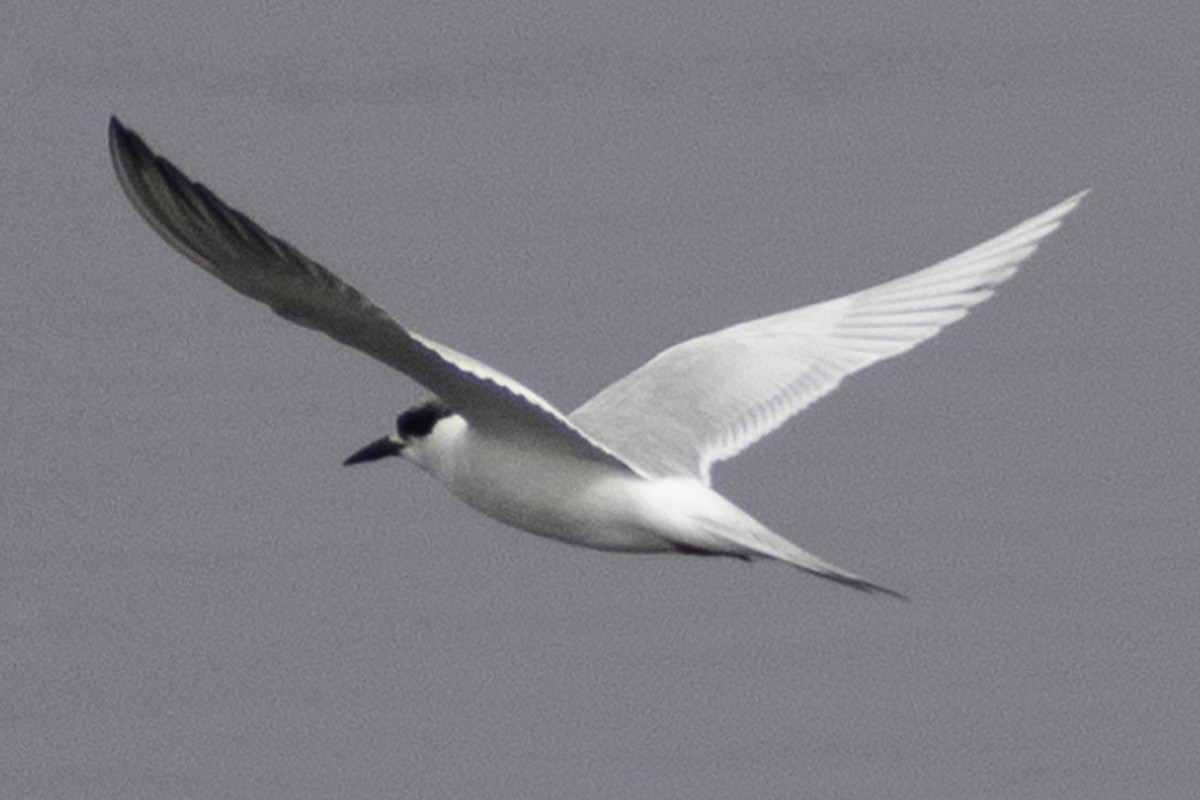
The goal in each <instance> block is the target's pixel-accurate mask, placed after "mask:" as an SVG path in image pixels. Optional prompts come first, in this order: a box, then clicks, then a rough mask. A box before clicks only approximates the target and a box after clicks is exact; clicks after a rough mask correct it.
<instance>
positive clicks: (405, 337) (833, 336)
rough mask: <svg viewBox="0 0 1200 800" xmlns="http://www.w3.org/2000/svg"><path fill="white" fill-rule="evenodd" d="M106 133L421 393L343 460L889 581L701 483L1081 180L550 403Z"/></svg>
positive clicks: (576, 526) (120, 131)
mask: <svg viewBox="0 0 1200 800" xmlns="http://www.w3.org/2000/svg"><path fill="white" fill-rule="evenodd" d="M109 149H110V152H111V155H112V161H113V166H114V168H115V169H116V173H117V178H118V179H119V181H120V183H121V187H122V189H124V191H125V194H126V196H127V197H128V198H129V200H130V202H132V203H133V206H134V208H135V209H137V211H138V213H140V214H141V216H142V217H143V218H144V219H145V220H146V222H148V223H149V224H150V227H152V228H153V229H154V230H155V231H156V232H157V233H158V234H159V236H161V237H162V238H163V239H165V240H166V241H167V243H168V244H170V245H171V246H173V247H174V248H175V249H176V250H178V251H179V252H180V253H182V254H183V255H184V256H186V257H187V258H189V259H191V260H192V261H193V262H195V263H196V264H198V265H199V266H200V267H201V268H203V269H204V270H205V271H207V272H208V273H210V274H211V275H213V276H214V277H216V278H217V279H219V280H221V281H222V282H224V283H226V284H228V285H229V286H230V287H232V288H233V289H234V290H235V291H237V292H240V293H241V294H244V295H246V296H247V297H249V298H251V299H253V300H257V301H259V302H261V303H264V304H266V305H267V306H268V307H270V308H271V310H273V311H274V312H275V313H277V314H279V315H280V316H281V317H283V318H284V319H287V320H291V321H292V322H295V323H298V324H300V325H303V326H305V327H308V328H313V329H315V330H318V331H321V332H322V333H324V334H326V335H328V336H331V337H332V338H334V339H336V340H337V341H339V342H341V343H342V344H345V345H348V346H350V347H353V348H354V349H356V350H359V351H361V352H363V353H366V354H367V355H369V356H371V357H372V358H375V359H377V360H379V361H381V362H383V363H384V364H387V365H388V366H390V367H393V368H395V369H397V370H399V371H400V372H403V373H404V374H405V375H407V376H409V377H410V378H412V379H413V380H414V381H416V382H417V383H419V384H421V385H422V386H424V387H425V388H426V389H427V390H429V392H430V393H431V394H432V395H433V397H432V398H431V399H429V400H428V401H427V402H424V403H421V404H420V405H417V406H414V407H413V408H410V409H408V410H407V411H405V412H404V413H402V414H400V416H399V417H398V418H397V420H396V431H395V433H393V434H391V435H389V436H386V437H384V438H381V439H379V440H377V441H375V442H373V443H371V444H369V445H367V446H366V447H364V448H362V449H361V450H359V451H358V452H356V453H354V455H352V456H350V457H349V458H348V459H346V461H345V463H346V464H359V463H363V462H367V461H375V460H379V459H383V458H388V457H393V456H397V457H400V458H403V459H407V460H408V461H411V462H413V463H415V464H416V465H417V466H419V467H421V468H422V469H424V470H425V471H427V472H429V473H430V474H432V475H433V476H434V477H435V478H437V479H438V480H440V481H441V482H442V483H443V484H445V485H446V486H447V488H449V489H450V491H451V492H453V493H454V494H455V495H456V496H457V497H459V499H461V500H462V501H463V502H465V503H466V504H467V505H469V506H472V507H474V508H476V509H478V510H479V511H481V512H483V513H484V514H487V515H489V516H491V517H493V518H495V519H497V520H499V521H500V522H503V523H506V524H508V525H511V526H512V527H514V528H519V529H521V530H525V531H529V532H530V533H534V534H538V535H540V536H545V537H549V538H551V539H557V540H559V541H562V542H567V543H569V544H574V545H579V546H582V547H590V548H595V549H598V550H610V551H623V552H634V553H659V552H676V553H687V554H693V555H709V556H731V557H734V558H740V559H744V560H757V559H771V560H775V561H782V562H784V563H787V564H791V565H793V566H795V567H799V568H800V569H802V570H805V571H807V572H810V573H812V574H814V575H818V576H820V577H822V578H827V579H830V580H833V581H837V582H838V583H842V584H846V585H848V586H852V587H854V588H856V589H862V590H866V591H873V592H882V593H885V594H890V595H895V596H898V597H902V596H903V595H900V594H899V593H898V592H895V591H892V590H891V589H886V588H884V587H882V586H880V585H878V584H876V583H872V582H870V581H868V580H866V579H864V578H861V577H859V576H858V575H855V574H853V573H851V572H848V571H846V570H843V569H841V568H839V567H836V566H834V565H833V564H830V563H829V562H827V561H825V560H824V559H821V558H818V557H817V556H815V555H813V554H812V553H809V552H808V551H806V550H803V549H801V548H800V547H798V546H797V545H795V544H793V543H792V542H791V541H790V540H788V539H786V538H784V537H782V536H780V535H779V534H777V533H775V532H774V531H772V530H770V529H769V528H767V527H766V526H765V525H764V524H762V523H761V522H759V521H758V520H756V519H755V518H754V517H752V516H751V515H750V514H748V513H747V512H745V511H743V510H742V509H741V508H739V507H738V506H736V505H734V504H733V503H732V502H731V501H729V500H728V499H726V498H725V497H723V496H722V495H720V494H719V493H717V491H716V490H714V489H713V488H712V467H713V465H714V464H716V463H718V462H721V461H724V460H726V459H729V458H732V457H733V456H735V455H737V454H738V453H740V452H742V451H743V450H745V449H746V448H747V447H749V446H750V445H752V444H754V443H755V442H756V441H758V440H759V439H761V438H762V437H764V436H766V435H767V434H768V433H771V432H772V431H774V430H775V429H776V428H778V427H779V426H780V425H782V424H783V423H784V422H786V421H787V420H788V419H789V418H791V417H792V416H794V415H795V414H797V413H799V412H800V411H802V410H803V409H805V408H807V407H808V406H809V405H810V404H811V403H813V402H815V401H816V400H817V399H819V398H821V397H823V396H824V395H826V394H828V393H829V392H831V391H833V390H834V389H835V388H837V386H838V384H840V383H841V381H842V379H843V378H844V377H846V376H847V375H850V374H852V373H854V372H857V371H859V370H860V369H864V368H865V367H868V366H870V365H872V364H875V363H877V362H879V361H882V360H884V359H887V358H891V357H892V356H896V355H899V354H900V353H903V352H905V351H907V350H909V349H911V348H913V347H915V346H916V345H917V344H919V343H921V342H923V341H925V340H926V339H929V338H931V337H932V336H934V335H936V334H937V333H938V332H939V331H940V330H941V329H942V328H944V327H945V326H947V325H949V324H950V323H952V322H955V321H957V320H959V319H961V318H962V317H963V316H965V315H966V313H967V311H968V310H970V309H971V307H973V306H975V305H976V304H978V303H981V302H983V301H984V300H986V299H987V298H988V297H990V296H991V295H992V292H993V291H994V290H995V288H996V287H997V286H998V285H999V284H1001V283H1003V282H1004V281H1006V280H1008V279H1009V278H1010V277H1012V275H1013V274H1014V273H1015V272H1016V270H1017V266H1018V265H1019V264H1020V263H1021V262H1022V261H1024V260H1025V259H1026V258H1028V257H1029V256H1030V255H1032V254H1033V252H1034V251H1035V250H1036V249H1037V247H1038V245H1039V244H1040V243H1041V241H1042V240H1043V239H1044V238H1045V237H1046V236H1048V235H1049V234H1050V233H1052V232H1053V231H1054V230H1055V229H1057V228H1058V226H1059V225H1060V223H1061V222H1062V219H1063V217H1065V216H1066V215H1067V214H1068V213H1069V212H1070V211H1071V210H1072V209H1074V208H1075V206H1076V205H1078V203H1079V202H1080V200H1081V199H1082V198H1083V196H1084V194H1086V192H1082V193H1080V194H1077V195H1075V196H1074V197H1072V198H1070V199H1068V200H1066V201H1064V202H1062V203H1059V204H1058V205H1056V206H1054V207H1053V208H1051V209H1049V210H1048V211H1044V212H1042V213H1041V214H1038V215H1037V216H1035V217H1033V218H1031V219H1028V220H1026V221H1025V222H1022V223H1021V224H1019V225H1017V226H1016V227H1014V228H1012V229H1011V230H1009V231H1007V232H1006V233H1002V234H1000V235H999V236H997V237H996V238H994V239H991V240H989V241H987V242H984V243H983V244H981V245H978V246H977V247H973V248H971V249H970V250H967V251H966V252H964V253H960V254H959V255H957V256H954V257H952V258H949V259H947V260H945V261H942V262H941V263H939V264H935V265H933V266H931V267H927V268H925V269H922V270H919V271H917V272H914V273H912V274H910V275H906V276H903V277H900V278H896V279H894V280H891V281H888V282H886V283H883V284H880V285H879V286H875V287H873V288H870V289H865V290H863V291H859V292H855V293H854V294H849V295H846V296H844V297H839V298H837V299H834V300H827V301H825V302H822V303H816V304H814V305H809V306H805V307H803V308H798V309H795V310H793V311H785V312H783V313H780V314H773V315H771V316H766V317H762V318H761V319H755V320H751V321H749V322H744V323H741V324H739V325H734V326H732V327H728V328H725V329H723V330H719V331H716V332H714V333H710V334H707V335H704V336H698V337H696V338H694V339H689V340H688V341H686V342H682V343H680V344H677V345H675V346H673V347H670V348H668V349H666V350H664V351H663V352H661V353H659V354H658V355H656V356H655V357H654V358H652V359H650V360H649V361H648V362H646V363H645V364H643V365H642V366H641V367H639V368H638V369H636V370H634V371H633V372H631V373H629V374H628V375H626V376H625V377H623V378H621V379H620V380H618V381H617V382H616V383H614V384H612V385H611V386H608V387H606V388H604V389H602V390H601V391H600V392H599V393H598V394H597V395H596V396H595V397H593V398H592V399H590V400H588V401H587V402H586V403H584V404H583V405H582V406H580V407H579V408H577V409H575V410H574V411H572V412H571V413H569V414H568V413H564V412H562V411H560V410H559V409H557V408H555V407H554V406H553V405H551V404H550V403H549V402H548V401H547V400H545V399H543V398H542V397H541V396H540V395H538V394H536V393H535V392H534V391H532V390H531V389H529V388H527V387H525V386H523V385H522V384H520V383H518V382H517V381H515V380H513V379H512V378H510V377H508V376H507V375H504V374H503V373H501V372H499V371H498V370H495V369H493V368H491V367H489V366H487V365H486V364H483V363H482V362H480V361H477V360H476V359H474V358H472V357H470V356H467V355H464V354H463V353H460V352H458V351H456V350H453V349H451V348H450V347H447V346H446V345H443V344H440V343H438V342H434V341H432V340H430V339H428V338H426V337H424V336H422V335H421V334H419V333H417V332H415V331H412V330H409V329H408V328H406V327H404V326H403V325H401V324H399V323H398V322H396V321H395V320H394V319H392V318H391V317H390V316H388V314H387V313H386V312H384V311H383V309H381V308H380V307H379V306H377V305H375V304H374V303H372V302H371V301H370V300H368V299H367V298H366V297H365V296H364V295H362V294H361V293H360V292H359V291H358V290H357V289H355V288H354V287H352V286H350V285H349V284H347V283H345V282H344V281H342V280H341V279H340V278H338V277H337V276H336V275H334V274H333V273H332V272H330V271H329V270H327V269H326V268H325V267H323V266H321V265H320V264H318V263H317V262H316V261H313V260H312V259H311V258H309V257H308V256H306V255H304V254H303V253H301V252H300V251H299V250H297V249H296V248H295V247H293V246H292V245H291V244H288V243H287V242H285V241H284V240H282V239H279V238H276V237H275V236H273V235H271V234H270V233H268V232H267V231H265V230H263V229H262V228H261V227H259V226H258V225H257V224H256V223H254V222H253V221H252V220H250V219H249V218H248V217H247V216H245V215H244V214H242V213H241V212H239V211H236V210H235V209H233V208H231V207H230V206H228V205H226V204H225V203H224V202H222V201H221V200H220V199H219V198H218V197H217V196H216V195H215V194H213V192H212V191H210V190H209V189H208V188H207V187H205V186H204V185H203V184H200V183H197V182H195V181H193V180H192V179H190V178H189V177H188V176H187V175H185V174H184V173H183V172H182V171H180V170H179V169H178V168H177V167H175V165H174V164H172V163H171V162H170V161H167V160H166V159H165V158H163V157H162V156H159V155H157V154H156V153H155V152H154V151H153V150H151V149H150V148H149V147H148V146H147V145H146V143H145V142H144V141H143V140H142V139H141V137H139V136H138V135H137V134H136V133H134V132H133V131H131V130H129V129H128V128H126V127H125V126H124V125H122V124H121V122H120V121H119V120H118V119H117V118H116V117H113V118H112V120H111V122H110V124H109Z"/></svg>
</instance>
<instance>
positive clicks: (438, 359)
mask: <svg viewBox="0 0 1200 800" xmlns="http://www.w3.org/2000/svg"><path fill="white" fill-rule="evenodd" d="M109 150H110V152H111V154H112V160H113V166H114V168H115V169H116V172H117V177H118V179H119V180H120V182H121V187H122V188H123V189H124V190H125V194H126V195H127V196H128V197H129V200H130V201H131V202H132V203H133V205H134V207H135V208H136V209H137V210H138V212H139V213H140V214H141V215H142V217H144V218H145V220H146V221H147V222H148V223H149V224H150V226H151V227H152V228H154V230H155V231H157V232H158V234H159V235H160V236H162V237H163V239H165V240H166V241H167V242H168V243H169V244H171V245H172V246H173V247H175V249H177V250H178V251H179V252H181V253H182V254H183V255H185V256H187V257H188V258H189V259H191V260H192V261H194V262H195V263H196V264H198V265H200V266H201V267H202V268H203V269H204V270H205V271H207V272H208V273H210V274H211V275H213V276H214V277H216V278H218V279H220V280H221V281H222V282H224V283H226V284H228V285H229V286H231V287H233V288H234V289H235V290H237V291H238V292H240V293H241V294H244V295H246V296H247V297H250V298H252V299H254V300H258V301H259V302H261V303H265V304H266V305H268V306H269V307H270V308H271V309H272V310H273V311H275V312H276V313H277V314H279V315H280V316H282V317H284V318H285V319H288V320H290V321H292V322H295V323H298V324H300V325H304V326H305V327H308V328H312V329H314V330H318V331H321V332H322V333H325V334H327V335H329V336H331V337H333V338H334V339H336V340H337V341H339V342H341V343H343V344H346V345H349V346H350V347H353V348H354V349H356V350H359V351H361V352H363V353H366V354H367V355H369V356H371V357H373V358H376V359H378V360H379V361H382V362H383V363H384V364H387V365H388V366H390V367H394V368H395V369H397V370H399V371H401V372H403V373H404V374H406V375H408V376H409V377H410V378H412V379H413V380H415V381H416V382H417V383H420V384H422V385H423V386H425V388H427V389H429V390H430V391H431V392H433V393H434V394H435V395H437V396H438V397H439V398H441V400H443V401H444V402H445V403H446V404H447V405H449V406H450V407H451V408H453V409H454V410H455V411H457V412H458V413H460V414H462V415H463V416H464V417H467V418H468V419H469V420H471V422H472V424H473V425H475V426H476V427H478V428H479V429H481V430H494V431H497V432H502V433H503V435H504V436H505V438H507V439H509V440H514V441H520V440H522V439H525V440H532V441H536V442H537V443H539V444H540V445H543V446H551V447H556V448H559V449H561V450H563V451H565V452H569V453H572V454H574V455H576V456H578V457H580V458H585V459H589V460H593V461H598V462H601V463H605V464H609V465H611V466H614V467H618V468H622V469H629V467H628V466H627V465H626V464H625V463H624V462H623V461H622V460H621V459H619V458H617V457H616V456H615V455H614V454H613V453H612V451H610V450H608V449H607V448H606V447H604V446H602V445H600V444H598V443H597V442H595V441H594V440H592V439H591V438H589V437H588V436H586V435H585V434H583V433H582V432H581V431H579V430H578V429H577V428H576V427H575V426H574V425H572V424H571V423H570V422H569V421H568V420H567V419H566V417H564V416H563V415H562V414H561V413H560V412H559V411H558V410H557V409H555V408H554V407H553V406H552V405H550V403H548V402H546V401H545V400H544V399H542V398H541V397H539V396H538V395H537V394H536V393H534V392H533V391H532V390H530V389H528V388H526V387H524V386H522V385H521V384H520V383H518V382H517V381H515V380H513V379H512V378H509V377H507V376H506V375H504V374H502V373H500V372H498V371H497V370H494V369H492V368H491V367H488V366H487V365H485V364H482V363H480V362H479V361H476V360H475V359H473V358H470V357H469V356H465V355H463V354H462V353H458V352H457V351H455V350H452V349H451V348H449V347H446V346H445V345H441V344H438V343H436V342H433V341H431V340H429V339H426V338H425V337H423V336H420V335H419V334H416V333H414V332H412V331H409V330H406V329H405V328H404V327H402V326H401V325H400V324H399V323H397V322H396V321H395V320H393V319H392V318H391V317H389V316H388V315H387V313H386V312H384V311H383V309H381V308H379V307H378V306H376V305H375V304H374V303H372V302H371V301H370V300H368V299H367V298H366V297H365V296H364V295H363V294H362V293H361V292H359V291H358V290H357V289H355V288H354V287H352V286H350V285H349V284H347V283H345V282H344V281H342V280H341V279H340V278H338V277H337V276H336V275H334V274H333V273H332V272H330V271H329V270H327V269H325V268H324V267H322V266H321V265H320V264H318V263H316V262H315V261H313V260H312V259H310V258H308V257H307V256H305V255H304V254H303V253H301V252H300V251H299V250H297V249H296V248H294V247H292V246H291V245H290V244H288V243H287V242H285V241H283V240H281V239H277V238H275V237H274V236H272V235H271V234H269V233H267V232H266V231H265V230H263V229H262V228H261V227H259V226H258V225H257V224H255V223H254V222H253V221H252V220H250V219H249V218H247V217H246V216H244V215H243V214H241V213H240V212H238V211H236V210H234V209H232V208H230V207H229V206H227V205H226V204H225V203H223V202H222V201H221V200H220V199H219V198H218V197H217V196H216V195H214V194H213V193H212V192H211V191H209V189H207V188H206V187H205V186H203V185H202V184H199V183H195V182H193V181H192V180H191V179H189V178H188V177H187V176H186V175H184V174H183V172H181V171H180V170H179V169H177V168H176V167H175V166H174V165H173V164H171V163H170V162H169V161H167V160H166V159H164V158H162V157H160V156H158V155H156V154H155V153H154V152H153V151H151V150H150V148H149V147H148V146H147V145H146V144H145V142H143V141H142V140H141V138H140V137H138V136H137V134H135V133H133V132H132V131H129V130H128V129H126V128H125V127H124V126H122V125H121V123H120V122H119V121H118V120H117V119H116V118H115V117H114V118H113V120H112V121H111V124H110V125H109Z"/></svg>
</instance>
